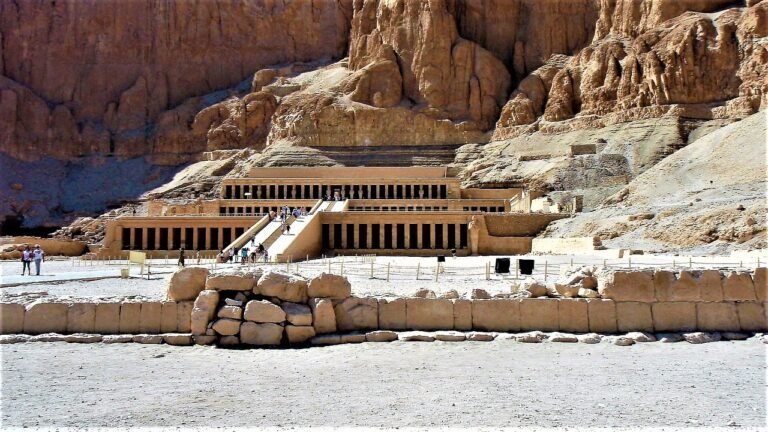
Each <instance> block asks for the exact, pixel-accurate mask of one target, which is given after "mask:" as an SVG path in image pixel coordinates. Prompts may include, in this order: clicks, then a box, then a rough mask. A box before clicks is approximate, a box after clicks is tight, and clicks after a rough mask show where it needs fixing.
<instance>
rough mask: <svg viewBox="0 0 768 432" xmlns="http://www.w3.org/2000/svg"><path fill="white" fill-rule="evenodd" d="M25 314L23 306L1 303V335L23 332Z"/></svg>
mask: <svg viewBox="0 0 768 432" xmlns="http://www.w3.org/2000/svg"><path fill="white" fill-rule="evenodd" d="M25 312H26V308H25V307H24V305H23V304H18V303H0V334H14V333H21V332H23V331H24V313H25Z"/></svg>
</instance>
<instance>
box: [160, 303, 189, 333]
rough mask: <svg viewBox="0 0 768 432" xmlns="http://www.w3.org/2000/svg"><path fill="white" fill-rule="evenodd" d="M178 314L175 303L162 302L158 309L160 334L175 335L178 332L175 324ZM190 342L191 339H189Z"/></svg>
mask: <svg viewBox="0 0 768 432" xmlns="http://www.w3.org/2000/svg"><path fill="white" fill-rule="evenodd" d="M177 313H178V303H176V302H175V301H164V302H162V303H161V307H160V332H161V333H176V331H177V330H178V327H177V324H176V315H177ZM190 340H191V339H190Z"/></svg>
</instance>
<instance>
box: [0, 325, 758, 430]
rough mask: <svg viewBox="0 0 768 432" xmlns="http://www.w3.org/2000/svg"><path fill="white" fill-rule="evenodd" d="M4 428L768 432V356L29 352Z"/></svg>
mask: <svg viewBox="0 0 768 432" xmlns="http://www.w3.org/2000/svg"><path fill="white" fill-rule="evenodd" d="M0 352H1V353H2V388H3V391H2V426H3V428H5V427H24V428H26V427H50V426H57V427H78V428H79V427H118V428H120V427H129V426H130V427H147V426H154V427H181V428H190V427H225V428H233V427H256V428H258V427H279V428H292V427H309V426H314V427H331V426H338V425H348V426H358V427H359V426H362V427H385V428H407V427H417V428H430V427H431V428H439V427H448V426H451V427H459V428H472V429H474V428H478V427H489V428H499V427H551V428H562V427H579V428H594V427H620V428H638V427H665V428H666V427H671V428H703V427H728V426H731V427H733V426H737V427H744V428H746V429H748V430H754V429H755V428H757V427H760V426H765V420H766V396H765V388H766V387H765V386H766V381H765V360H766V348H765V345H764V344H762V343H759V342H757V341H755V340H748V341H742V342H719V343H711V344H704V345H691V344H687V343H677V344H662V343H644V344H637V345H634V346H631V347H620V346H615V345H611V344H597V345H584V344H563V343H544V344H522V343H517V342H512V341H509V340H497V341H494V342H461V343H451V342H433V343H426V342H393V343H388V344H376V343H365V344H358V345H339V346H330V347H322V348H305V349H283V350H276V349H251V350H227V349H217V348H212V347H202V346H195V347H171V346H166V345H141V344H115V345H105V344H91V345H78V344H67V343H26V344H14V345H5V346H3V347H2V349H1V350H0Z"/></svg>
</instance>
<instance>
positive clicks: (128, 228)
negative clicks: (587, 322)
mask: <svg viewBox="0 0 768 432" xmlns="http://www.w3.org/2000/svg"><path fill="white" fill-rule="evenodd" d="M218 195H219V198H217V199H210V200H195V201H191V202H170V201H164V200H156V201H151V202H149V204H148V211H147V214H146V215H136V216H122V217H118V218H116V219H113V220H111V221H109V222H108V224H107V230H106V236H105V240H104V244H103V249H102V250H101V252H100V253H101V254H102V255H110V256H120V255H123V254H125V253H127V251H130V250H142V251H146V252H147V253H148V254H149V255H150V256H153V255H155V256H164V255H166V254H168V253H170V251H176V250H178V249H179V248H182V247H183V248H185V249H187V250H200V251H201V252H202V253H206V254H211V253H217V252H219V251H222V250H229V249H239V248H241V247H243V246H244V245H246V244H249V243H255V244H259V243H261V244H263V245H264V246H265V247H266V248H267V250H268V251H269V255H270V257H272V259H274V260H277V261H289V260H292V261H296V260H299V259H304V258H306V257H308V256H309V257H315V256H319V255H320V254H328V255H332V254H345V255H350V254H378V255H415V256H429V255H446V254H450V253H452V252H453V251H455V253H456V254H457V255H470V254H513V253H514V254H518V253H526V252H529V251H530V249H531V240H532V238H533V237H535V236H536V235H537V234H538V233H539V232H540V231H541V230H543V229H544V228H546V226H547V225H548V224H549V223H550V222H551V221H553V220H556V219H560V218H564V217H568V216H569V214H568V213H559V212H532V211H531V200H533V199H536V198H539V197H540V194H535V193H529V191H526V190H523V189H517V188H505V189H472V188H462V187H461V182H460V180H459V179H458V178H456V177H455V176H452V175H450V173H449V171H448V169H446V168H438V167H410V168H405V167H392V168H383V167H376V168H366V167H349V168H348V167H312V168H305V167H291V168H254V169H252V170H251V172H250V173H249V175H248V176H247V177H243V178H232V179H226V180H224V181H223V182H222V184H221V189H220V191H219V194H218ZM286 207H287V208H288V209H290V210H291V211H292V215H291V216H289V217H287V218H286V220H285V222H282V221H281V218H280V217H279V216H278V215H279V213H280V211H281V210H282V209H283V208H286ZM293 210H296V211H295V212H293ZM294 214H295V215H294ZM285 225H288V226H290V231H289V232H287V233H286V232H285V230H284V229H283V228H284V226H285Z"/></svg>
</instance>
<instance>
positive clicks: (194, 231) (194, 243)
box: [190, 227, 202, 250]
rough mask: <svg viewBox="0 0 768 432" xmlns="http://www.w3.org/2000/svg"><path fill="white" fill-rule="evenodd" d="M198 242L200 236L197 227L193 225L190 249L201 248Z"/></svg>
mask: <svg viewBox="0 0 768 432" xmlns="http://www.w3.org/2000/svg"><path fill="white" fill-rule="evenodd" d="M199 243H200V238H199V235H198V232H197V227H193V228H192V247H191V248H190V249H192V250H197V249H202V248H201V247H200V244H199Z"/></svg>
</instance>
